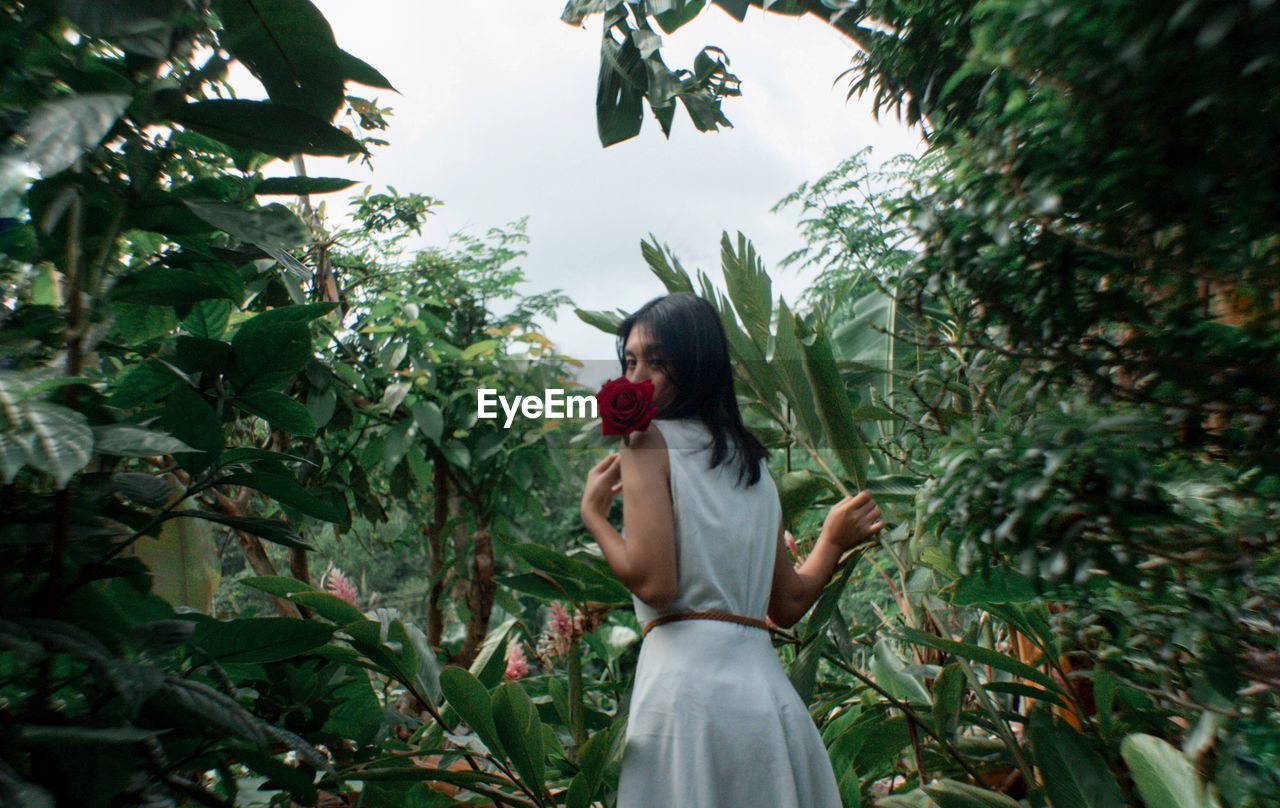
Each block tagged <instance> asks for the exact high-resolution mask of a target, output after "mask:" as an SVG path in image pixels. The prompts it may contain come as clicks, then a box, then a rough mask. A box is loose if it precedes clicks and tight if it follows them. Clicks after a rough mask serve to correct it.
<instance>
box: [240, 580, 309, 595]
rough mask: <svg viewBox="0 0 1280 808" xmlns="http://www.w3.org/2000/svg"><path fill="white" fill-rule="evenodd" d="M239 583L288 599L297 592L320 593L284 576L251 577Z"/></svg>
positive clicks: (304, 583) (301, 582)
mask: <svg viewBox="0 0 1280 808" xmlns="http://www.w3.org/2000/svg"><path fill="white" fill-rule="evenodd" d="M237 583H240V584H242V585H244V586H248V587H252V588H253V589H257V590H258V591H260V592H266V593H267V594H268V595H275V596H276V597H281V598H284V597H288V596H289V595H292V594H293V593H295V592H318V591H319V590H318V589H316V588H315V587H314V586H312V585H311V584H309V583H306V582H304V581H299V580H298V579H297V578H290V577H288V576H284V575H259V576H251V577H249V578H241V579H239V581H237Z"/></svg>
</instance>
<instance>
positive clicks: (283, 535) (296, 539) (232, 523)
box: [169, 511, 317, 551]
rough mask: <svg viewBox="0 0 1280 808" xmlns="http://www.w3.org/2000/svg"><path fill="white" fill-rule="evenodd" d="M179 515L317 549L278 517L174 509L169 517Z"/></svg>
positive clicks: (282, 543)
mask: <svg viewBox="0 0 1280 808" xmlns="http://www.w3.org/2000/svg"><path fill="white" fill-rule="evenodd" d="M180 516H185V517H190V518H192V519H207V520H209V521H210V522H217V523H218V524H220V525H226V526H227V527H230V528H234V529H236V530H241V531H244V532H245V533H251V534H253V535H254V536H258V537H261V538H264V539H266V540H267V541H269V542H273V543H275V544H280V545H283V546H285V547H295V548H297V549H299V550H313V551H314V550H316V549H317V548H316V546H315V545H314V544H312V543H311V542H309V541H307V540H306V539H304V538H303V537H302V536H300V535H298V534H297V533H295V532H294V530H293V528H291V527H289V523H288V522H282V521H280V520H279V519H262V518H260V517H257V516H228V515H226V514H222V513H213V512H211V511H174V512H173V513H172V514H170V516H169V518H171V519H173V518H177V517H180Z"/></svg>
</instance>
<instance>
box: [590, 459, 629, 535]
mask: <svg viewBox="0 0 1280 808" xmlns="http://www.w3.org/2000/svg"><path fill="white" fill-rule="evenodd" d="M621 458H622V455H620V454H618V453H617V452H614V453H613V454H611V455H609V456H608V457H606V458H605V459H604V460H601V461H600V462H599V463H597V464H596V465H595V468H593V469H591V471H589V472H587V484H586V486H585V487H584V488H583V489H582V521H583V522H586V523H588V524H590V523H591V520H592V519H607V518H608V516H609V505H610V504H611V503H612V502H613V495H614V494H616V493H618V491H620V490H622V462H621Z"/></svg>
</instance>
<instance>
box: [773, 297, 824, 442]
mask: <svg viewBox="0 0 1280 808" xmlns="http://www.w3.org/2000/svg"><path fill="white" fill-rule="evenodd" d="M770 364H771V366H772V369H773V371H774V374H775V375H776V377H777V378H778V379H779V381H780V382H781V383H782V388H783V390H784V391H785V393H786V396H787V401H788V402H789V403H790V404H791V408H792V413H793V414H794V416H795V418H796V421H797V422H798V426H799V427H800V429H801V430H802V431H803V432H804V433H805V434H806V435H807V436H808V438H809V441H810V442H811V443H813V444H815V445H818V444H821V443H822V442H823V439H824V436H825V432H824V430H823V428H822V419H821V418H820V417H819V416H818V411H817V409H815V408H814V403H813V399H814V391H813V390H812V389H810V385H809V375H808V373H806V372H805V358H804V346H803V345H801V344H800V338H799V336H798V334H797V325H796V320H795V317H793V316H792V314H791V309H790V308H788V307H787V303H786V301H785V300H782V299H781V298H779V299H778V331H777V334H776V335H775V336H774V352H773V359H772V361H771V362H770Z"/></svg>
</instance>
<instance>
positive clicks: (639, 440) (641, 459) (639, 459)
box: [620, 423, 671, 479]
mask: <svg viewBox="0 0 1280 808" xmlns="http://www.w3.org/2000/svg"><path fill="white" fill-rule="evenodd" d="M628 441H629V445H628V444H623V446H622V447H621V449H620V451H621V453H622V458H623V459H624V460H629V461H631V462H632V463H634V464H635V466H636V467H637V468H639V469H642V470H643V469H654V470H657V469H660V470H661V471H662V475H663V477H666V478H668V479H670V476H671V461H670V458H668V456H667V439H666V437H665V436H664V435H663V434H662V431H661V427H658V426H655V425H654V424H652V423H650V425H649V428H648V429H646V430H644V431H643V432H632V433H631V435H630V436H629V438H628ZM628 465H631V463H628Z"/></svg>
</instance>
